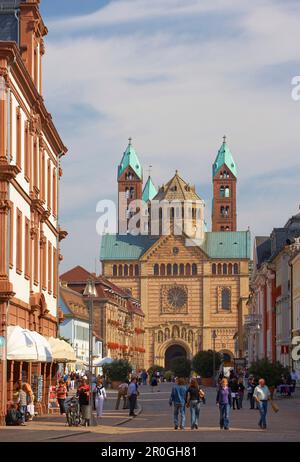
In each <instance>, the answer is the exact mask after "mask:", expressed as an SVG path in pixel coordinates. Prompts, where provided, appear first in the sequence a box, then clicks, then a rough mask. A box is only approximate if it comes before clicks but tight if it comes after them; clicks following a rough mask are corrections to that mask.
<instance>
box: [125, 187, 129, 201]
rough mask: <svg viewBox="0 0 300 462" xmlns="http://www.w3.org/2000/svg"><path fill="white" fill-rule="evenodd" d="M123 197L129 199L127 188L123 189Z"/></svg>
mask: <svg viewBox="0 0 300 462" xmlns="http://www.w3.org/2000/svg"><path fill="white" fill-rule="evenodd" d="M125 198H126V199H129V189H128V188H126V189H125Z"/></svg>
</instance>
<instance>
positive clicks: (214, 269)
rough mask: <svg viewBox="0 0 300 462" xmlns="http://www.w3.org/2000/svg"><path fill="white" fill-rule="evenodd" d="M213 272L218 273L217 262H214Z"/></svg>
mask: <svg viewBox="0 0 300 462" xmlns="http://www.w3.org/2000/svg"><path fill="white" fill-rule="evenodd" d="M212 274H217V265H216V264H215V263H213V264H212Z"/></svg>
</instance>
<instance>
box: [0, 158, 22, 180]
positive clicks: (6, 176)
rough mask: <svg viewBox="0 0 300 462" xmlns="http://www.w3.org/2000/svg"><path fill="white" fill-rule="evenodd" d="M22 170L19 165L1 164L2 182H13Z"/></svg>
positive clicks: (0, 178) (0, 174)
mask: <svg viewBox="0 0 300 462" xmlns="http://www.w3.org/2000/svg"><path fill="white" fill-rule="evenodd" d="M20 171H21V169H20V167H18V166H17V165H10V164H8V163H7V162H0V181H11V180H12V179H14V178H16V176H17V175H18V173H20Z"/></svg>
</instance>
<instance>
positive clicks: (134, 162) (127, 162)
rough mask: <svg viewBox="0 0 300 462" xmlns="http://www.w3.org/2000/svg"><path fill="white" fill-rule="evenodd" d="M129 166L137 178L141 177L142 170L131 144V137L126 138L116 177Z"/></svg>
mask: <svg viewBox="0 0 300 462" xmlns="http://www.w3.org/2000/svg"><path fill="white" fill-rule="evenodd" d="M128 167H131V168H132V170H133V172H134V173H135V174H136V175H137V176H138V178H140V179H142V177H143V170H142V166H141V163H140V161H139V158H138V155H137V153H136V151H135V149H134V148H133V146H132V138H131V137H130V138H128V146H127V148H126V150H125V152H124V153H123V157H122V160H121V163H120V165H119V167H118V178H120V177H121V176H122V174H123V173H124V172H125V170H126V169H127V168H128Z"/></svg>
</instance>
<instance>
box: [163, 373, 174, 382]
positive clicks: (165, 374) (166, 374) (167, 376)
mask: <svg viewBox="0 0 300 462" xmlns="http://www.w3.org/2000/svg"><path fill="white" fill-rule="evenodd" d="M173 375H174V374H173V372H172V371H166V372H165V373H164V378H165V379H166V381H167V382H171V380H172V377H173Z"/></svg>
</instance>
